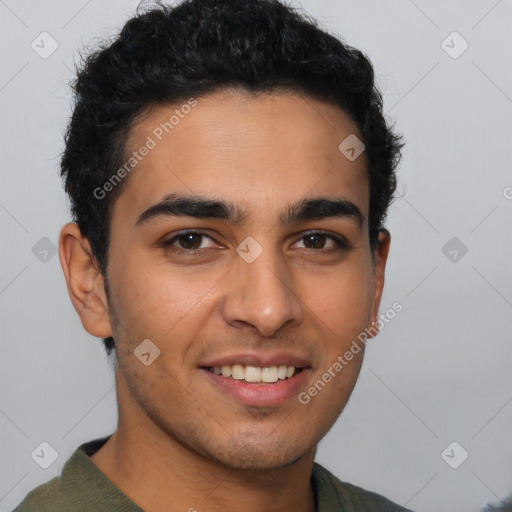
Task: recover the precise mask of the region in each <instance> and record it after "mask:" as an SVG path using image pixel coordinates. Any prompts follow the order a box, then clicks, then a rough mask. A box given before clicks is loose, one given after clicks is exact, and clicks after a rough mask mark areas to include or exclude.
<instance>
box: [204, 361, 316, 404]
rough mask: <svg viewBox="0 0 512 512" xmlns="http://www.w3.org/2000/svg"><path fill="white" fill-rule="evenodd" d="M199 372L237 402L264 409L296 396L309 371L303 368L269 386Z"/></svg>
mask: <svg viewBox="0 0 512 512" xmlns="http://www.w3.org/2000/svg"><path fill="white" fill-rule="evenodd" d="M201 371H202V372H203V373H205V374H206V376H207V377H208V378H209V379H210V381H211V382H212V383H213V385H214V386H217V387H218V388H219V389H220V390H221V391H222V392H224V393H226V394H227V395H229V396H231V397H232V398H235V399H236V400H238V401H239V402H241V403H243V404H245V405H252V406H255V407H265V406H271V405H280V404H282V403H283V402H286V401H287V400H290V398H293V397H294V396H296V395H297V394H298V393H299V390H300V389H301V388H302V387H303V386H304V384H305V382H306V380H307V378H308V376H309V373H310V371H311V370H310V369H309V368H304V369H303V370H301V371H300V372H299V373H298V374H297V375H295V376H294V377H290V378H288V379H285V380H278V381H277V382H275V383H271V384H258V383H255V384H249V383H247V382H245V381H244V380H236V379H233V378H231V377H223V376H222V375H217V374H216V373H213V372H210V371H209V370H206V369H204V368H201Z"/></svg>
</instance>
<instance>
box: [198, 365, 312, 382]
mask: <svg viewBox="0 0 512 512" xmlns="http://www.w3.org/2000/svg"><path fill="white" fill-rule="evenodd" d="M202 369H204V370H207V371H209V372H211V373H214V374H215V375H219V376H222V377H225V378H227V379H233V380H238V381H243V382H246V383H248V384H267V385H271V384H275V383H276V382H280V381H284V380H287V379H291V378H292V377H295V376H296V375H298V374H299V373H300V372H301V371H302V370H303V369H304V368H303V367H297V366H287V365H280V366H264V367H260V366H249V365H243V364H234V365H223V366H206V367H202Z"/></svg>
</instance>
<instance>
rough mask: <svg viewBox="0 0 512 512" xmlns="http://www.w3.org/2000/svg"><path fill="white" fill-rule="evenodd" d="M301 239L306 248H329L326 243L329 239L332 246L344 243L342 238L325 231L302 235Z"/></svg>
mask: <svg viewBox="0 0 512 512" xmlns="http://www.w3.org/2000/svg"><path fill="white" fill-rule="evenodd" d="M300 240H302V241H303V243H304V247H305V248H306V249H326V248H328V247H325V243H326V241H327V240H331V246H330V247H340V246H343V245H344V244H343V243H342V242H341V240H338V239H337V238H335V237H333V236H330V235H327V234H325V233H309V234H307V235H304V236H303V237H301V239H300ZM297 243H299V242H297Z"/></svg>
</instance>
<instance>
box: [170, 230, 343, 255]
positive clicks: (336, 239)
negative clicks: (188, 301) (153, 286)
mask: <svg viewBox="0 0 512 512" xmlns="http://www.w3.org/2000/svg"><path fill="white" fill-rule="evenodd" d="M185 235H199V236H203V237H206V238H209V239H210V240H212V241H213V242H215V240H214V239H213V238H212V237H211V236H209V235H207V234H206V233H203V232H202V231H194V230H189V231H183V232H181V233H178V234H177V235H175V236H173V237H172V238H170V239H169V240H164V241H163V242H162V243H161V244H160V247H162V248H164V249H166V250H169V251H171V252H176V253H182V254H183V253H185V254H187V255H194V254H197V253H200V252H202V251H204V249H181V248H176V247H173V244H174V242H176V241H177V240H178V239H179V238H180V237H182V236H185ZM309 235H325V236H326V237H327V238H330V239H331V240H332V241H334V243H335V244H336V245H337V247H334V248H332V247H331V248H327V249H313V248H308V247H306V248H305V249H310V250H311V251H314V252H315V253H320V254H322V253H327V252H332V251H340V250H342V251H343V250H347V249H349V248H350V246H349V244H348V243H347V242H346V241H345V240H344V239H343V238H342V237H340V236H337V235H333V234H331V233H329V232H326V231H308V232H306V233H304V234H303V235H302V236H301V237H300V238H299V240H302V239H303V238H305V237H307V236H309Z"/></svg>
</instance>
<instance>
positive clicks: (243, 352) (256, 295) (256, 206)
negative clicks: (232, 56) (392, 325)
mask: <svg viewBox="0 0 512 512" xmlns="http://www.w3.org/2000/svg"><path fill="white" fill-rule="evenodd" d="M176 108H178V109H179V105H178V106H174V105H173V106H172V107H166V108H163V107H159V108H156V109H154V110H152V111H151V112H149V113H148V114H147V115H145V116H144V118H142V119H140V120H139V121H138V122H137V123H136V124H135V125H134V126H133V128H132V131H131V134H130V138H129V147H130V148H131V150H132V151H135V150H137V149H138V148H140V147H141V146H143V145H144V144H146V142H147V140H148V136H150V137H151V138H152V139H153V140H154V142H155V143H156V145H155V147H153V148H152V149H151V150H150V151H149V152H148V154H147V155H146V156H145V157H144V158H142V159H141V160H140V162H139V163H138V164H137V167H136V169H135V170H134V171H132V173H131V175H130V176H129V179H127V182H126V183H125V184H124V188H123V190H122V193H121V194H120V196H119V198H118V199H117V200H116V202H115V203H114V207H113V210H112V218H111V242H110V247H109V263H108V268H107V278H108V284H109V289H110V297H109V299H110V304H109V315H110V326H111V329H112V335H113V337H114V339H115V340H116V345H117V357H118V360H117V368H116V372H118V374H119V375H118V377H119V379H118V386H119V388H118V393H119V394H120V395H119V396H120V400H124V401H125V403H131V404H132V405H134V404H135V405H136V407H135V406H134V407H131V408H130V410H125V411H124V412H123V414H124V415H125V419H126V420H127V421H131V422H132V423H133V424H136V423H137V422H138V421H139V420H142V418H144V421H146V420H149V421H151V423H152V424H153V425H155V426H156V427H157V428H158V429H160V430H161V431H162V432H164V433H165V435H167V436H169V439H173V440H177V441H178V442H179V443H181V444H182V445H183V446H186V447H187V449H189V450H190V451H192V452H194V453H195V454H198V455H200V456H203V457H207V458H210V459H214V460H216V461H218V462H221V463H222V464H225V465H228V466H230V467H233V468H243V469H270V468H277V467H282V466H285V465H288V464H290V463H292V462H294V461H296V460H298V459H300V458H301V457H302V456H303V455H304V454H306V453H308V452H310V451H311V450H312V449H314V447H315V446H316V444H317V443H318V442H319V440H320V439H321V438H322V437H323V436H324V435H325V433H326V432H327V431H328V430H329V428H330V427H331V426H332V425H333V423H334V422H335V421H336V419H337V417H338V416H339V414H340V413H341V411H342V410H343V408H344V406H345V405H346V403H347V401H348V399H349V396H350V394H351V392H352V389H353V387H354V385H355V382H356V379H357V376H358V374H359V371H360V367H361V363H362V357H363V352H364V350H361V351H360V352H359V353H358V354H356V355H354V357H353V359H352V360H351V361H350V362H349V363H348V364H347V365H346V366H345V367H344V368H343V370H342V371H341V372H338V373H336V374H335V376H334V377H332V378H331V379H329V382H328V383H326V384H325V386H317V387H319V388H321V390H320V391H317V393H316V396H314V397H310V398H311V399H310V400H309V401H307V403H305V402H306V400H304V399H303V400H299V395H300V396H303V397H304V394H303V393H304V392H307V391H308V389H309V388H311V387H312V386H314V384H315V382H317V381H318V380H319V379H320V380H321V379H322V375H323V374H324V373H325V372H326V371H327V370H328V369H329V368H331V367H332V366H333V364H334V363H335V361H336V360H337V359H338V357H339V356H342V355H343V354H344V353H345V352H346V351H347V350H349V348H350V346H351V344H352V342H353V341H354V340H356V339H357V336H358V334H359V333H360V332H362V331H364V329H365V328H367V327H369V326H370V324H371V321H372V320H374V319H375V317H376V314H377V309H378V304H379V301H380V294H381V291H382V285H383V271H384V265H385V254H383V253H379V252H378V251H377V253H376V258H375V261H372V255H371V250H370V246H369V241H368V224H367V219H368V206H369V197H368V179H367V169H366V164H367V162H366V160H365V157H364V153H363V154H362V155H361V156H360V157H358V158H357V159H356V160H354V161H350V160H349V159H347V158H346V157H345V156H344V155H343V154H342V153H341V152H340V151H339V149H338V146H339V144H340V142H341V141H343V140H344V139H345V138H346V137H347V136H348V135H350V134H357V133H358V132H357V129H356V126H355V124H354V123H353V122H352V121H351V119H350V118H349V117H348V116H347V115H346V114H345V113H344V112H343V111H342V110H340V109H338V108H337V107H334V106H332V105H330V104H327V103H323V102H320V101H317V100H315V99H312V98H310V97H301V96H299V95H294V94H290V93H274V94H272V95H268V94H267V95H259V96H250V95H248V94H246V93H243V92H236V91H231V92H227V91H224V92H221V93H215V94H213V95H210V96H205V97H200V98H198V99H197V105H196V106H194V107H193V108H191V109H190V112H188V109H185V110H186V111H187V112H188V113H187V114H186V115H183V114H182V115H183V117H180V120H179V123H177V124H175V125H174V127H173V128H172V130H169V133H166V132H165V131H163V133H161V134H160V131H161V130H160V131H158V130H157V131H156V132H155V129H157V127H159V126H161V123H165V122H166V121H169V118H170V117H171V115H173V113H174V111H175V110H176ZM182 112H183V110H182ZM155 133H158V134H160V137H161V140H159V138H158V137H157V136H155ZM191 198H193V199H194V200H192V201H191V200H190V199H191ZM165 199H166V202H165ZM162 202H164V203H163V204H160V206H157V207H154V206H155V205H158V204H159V203H162ZM221 203H222V204H221ZM152 207H154V208H152ZM144 212H146V213H144ZM386 243H387V242H386V240H384V241H383V246H385V245H386ZM384 252H387V251H384ZM143 340H150V342H147V341H146V342H145V343H146V344H148V343H149V345H147V346H148V347H150V350H149V353H150V355H149V356H148V355H146V356H143V357H145V359H146V362H150V361H151V362H150V364H148V365H145V364H143V363H142V362H141V360H139V358H138V357H137V356H136V354H137V353H138V352H137V347H138V346H139V345H140V344H141V342H143ZM142 346H143V347H146V345H142ZM154 347H157V348H158V350H159V351H160V353H159V355H158V357H156V358H155V359H154V360H153V357H154V355H153V354H154V353H153V352H152V350H154ZM146 348H147V347H146ZM363 348H364V347H363ZM144 352H148V350H144ZM283 367H285V368H284V369H283ZM262 368H263V369H262ZM287 371H288V372H289V373H288V375H291V374H292V373H294V376H292V377H289V378H284V377H285V376H286V372H287ZM219 372H223V374H221V375H219ZM230 374H231V376H227V375H230ZM261 379H264V380H268V381H271V382H261ZM276 380H277V382H272V381H276ZM247 381H254V382H247ZM324 382H325V380H324ZM301 393H302V395H301ZM139 423H140V421H139Z"/></svg>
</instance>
